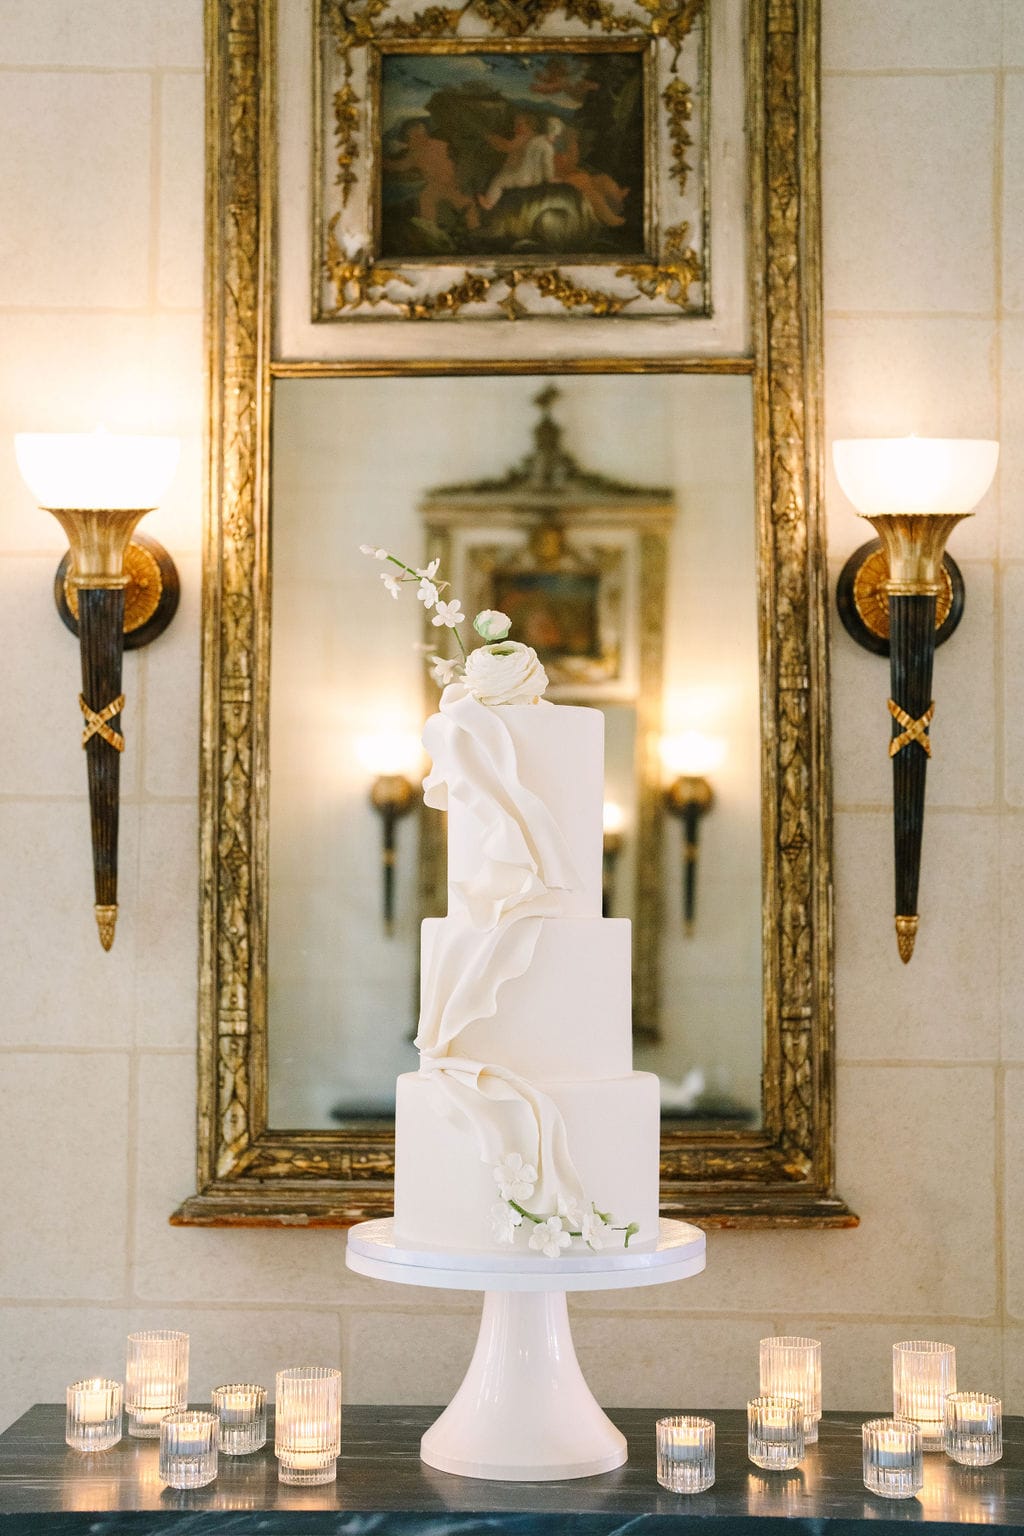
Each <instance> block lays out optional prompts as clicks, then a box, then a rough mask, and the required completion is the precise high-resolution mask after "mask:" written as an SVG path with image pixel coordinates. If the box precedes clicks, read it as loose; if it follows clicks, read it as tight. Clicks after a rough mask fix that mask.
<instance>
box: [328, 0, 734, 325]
mask: <svg viewBox="0 0 1024 1536" xmlns="http://www.w3.org/2000/svg"><path fill="white" fill-rule="evenodd" d="M392 3H393V0H318V15H319V17H320V32H321V33H322V34H323V35H326V36H327V37H328V38H329V39H330V40H331V43H332V44H333V48H334V52H335V56H336V57H337V58H338V60H339V61H340V63H341V67H342V71H343V84H342V85H341V86H340V87H339V88H338V89H337V90H336V91H335V92H334V95H333V97H332V102H331V107H332V111H331V116H332V122H333V137H334V146H335V168H336V170H335V177H334V185H335V186H336V187H338V188H339V191H340V196H341V209H340V210H338V211H337V212H336V213H334V214H332V215H331V216H330V217H329V219H328V221H327V225H326V228H325V229H324V230H323V232H322V235H321V233H320V231H315V235H314V243H315V244H316V243H317V242H318V241H319V240H320V239H321V238H322V240H323V255H322V272H323V276H324V277H325V278H326V280H327V282H328V284H329V285H330V287H331V289H332V290H333V294H334V301H333V306H332V307H331V308H329V309H327V310H326V311H324V312H323V313H322V314H318V315H317V317H316V318H320V319H344V318H347V317H349V316H351V315H352V314H353V313H355V312H356V311H360V310H361V311H362V313H363V316H364V317H365V313H366V307H369V310H370V312H371V315H372V314H373V312H374V311H376V310H378V309H379V308H380V306H387V308H386V309H385V310H384V314H385V315H387V316H389V317H390V316H394V317H395V318H401V319H405V320H433V319H438V318H441V317H448V318H453V317H455V316H457V315H459V314H461V313H462V311H463V310H466V309H471V308H472V307H473V306H476V305H482V304H483V303H484V302H485V301H486V300H488V299H493V300H495V301H496V302H497V305H498V310H499V312H500V313H501V314H502V315H504V316H505V318H506V319H508V320H519V319H522V318H524V317H525V316H527V315H529V314H530V313H531V312H532V311H531V310H530V308H529V306H528V305H527V304H525V303H524V302H523V301H522V299H521V297H520V295H519V290H520V289H527V290H528V289H529V288H530V287H531V286H532V287H533V288H535V289H536V291H537V294H538V296H539V297H540V298H541V299H551V300H554V301H555V302H556V303H558V304H560V305H561V307H562V308H563V309H565V310H567V311H569V312H570V313H573V312H577V311H585V312H586V313H587V314H588V315H591V316H593V317H596V318H601V317H605V316H609V315H618V314H621V313H622V312H623V310H626V309H627V308H628V307H629V306H630V305H632V304H634V303H635V302H636V301H637V299H639V298H646V299H648V300H652V301H658V300H661V301H663V302H664V303H667V304H669V305H672V306H673V307H675V308H678V309H681V310H689V309H690V308H691V305H690V301H689V290H690V289H691V287H693V285H694V284H695V283H699V282H701V280H702V279H703V278H704V276H705V263H704V261H703V260H702V258H701V257H700V256H699V255H698V254H697V252H696V251H695V250H693V248H692V247H691V246H689V245H687V244H686V243H685V242H686V236H687V234H688V225H687V224H686V223H685V222H684V223H682V224H679V225H674V226H672V227H670V228H669V229H667V230H666V231H665V233H664V236H663V238H662V240H661V242H660V244H659V249H658V252H657V254H656V256H655V257H654V258H653V259H651V260H649V261H647V262H639V263H624V264H623V265H621V266H619V267H618V268H617V269H616V271H615V276H616V277H617V278H620V279H625V280H627V281H630V282H631V283H632V284H633V285H634V291H633V292H628V291H627V292H622V293H616V292H614V291H610V290H608V289H606V288H603V287H601V286H600V285H599V284H594V283H580V282H578V281H576V280H574V279H572V278H570V277H569V276H568V275H567V273H566V272H565V271H563V270H562V268H560V267H554V268H551V269H550V270H539V271H531V270H530V269H529V268H518V267H509V266H504V265H499V264H489V263H488V262H486V261H482V262H479V263H477V264H475V265H474V266H473V267H472V268H467V269H466V270H465V271H464V273H463V275H462V276H461V277H460V278H458V279H457V281H456V282H455V283H453V284H450V285H448V286H447V287H446V288H442V289H441V290H440V291H437V292H433V293H431V292H426V293H418V294H417V295H416V296H415V298H410V299H405V298H403V297H402V296H401V295H400V294H399V295H395V294H391V293H388V291H387V289H388V286H389V285H390V284H392V283H401V284H405V285H406V286H410V287H411V286H414V283H413V280H412V278H410V276H409V275H408V273H407V272H404V271H403V270H402V269H401V268H395V267H390V268H385V267H377V266H376V265H375V263H374V261H373V259H372V257H371V256H369V255H366V254H365V253H364V252H360V253H359V254H352V253H350V252H349V251H348V250H347V249H346V248H344V244H343V242H339V238H338V222H339V219H340V218H341V214H342V212H343V211H344V210H345V209H346V208H347V206H348V203H349V199H350V195H351V194H352V192H353V190H354V189H355V188H356V187H357V186H358V185H359V174H358V171H357V166H358V164H359V160H360V154H361V150H360V127H361V123H362V117H363V113H364V109H365V105H366V104H365V103H364V101H363V100H362V99H361V97H360V95H359V93H358V92H357V90H356V89H355V87H354V86H353V84H352V75H353V54H354V53H355V52H356V50H358V49H362V48H366V47H368V46H372V45H374V44H377V43H380V42H384V41H388V42H391V43H399V44H400V43H411V44H424V43H430V42H437V43H438V44H439V45H441V44H443V42H444V41H445V40H447V41H449V42H452V41H455V40H457V39H458V38H459V36H460V27H461V24H462V22H463V20H464V19H465V18H466V17H471V18H474V19H475V20H476V21H477V22H478V23H479V22H483V23H484V24H485V25H486V26H487V27H488V28H490V29H491V31H492V32H493V33H494V34H495V38H496V39H497V41H496V42H494V43H492V45H491V46H501V41H502V40H504V46H505V47H506V48H511V47H512V46H514V45H515V43H516V42H517V41H518V42H519V44H520V46H521V45H522V40H523V39H525V38H526V37H527V36H528V35H529V34H530V33H531V32H536V29H537V27H538V26H539V25H540V24H541V23H543V22H544V21H546V20H547V19H549V18H550V17H552V16H558V15H561V16H563V17H564V18H565V20H566V21H569V22H576V23H578V24H581V25H582V26H584V27H585V28H587V29H588V30H589V31H591V32H600V33H601V34H603V35H604V36H605V37H609V36H623V37H630V36H633V37H646V38H648V39H650V40H651V41H652V42H662V43H664V44H665V45H666V46H667V48H668V49H669V50H670V51H671V56H672V57H671V65H670V70H671V73H672V76H673V78H672V79H671V80H670V81H669V83H668V84H667V85H666V86H665V88H664V89H663V90H662V92H661V100H662V102H663V104H664V107H665V114H666V124H667V130H668V140H669V145H670V166H669V174H670V176H671V178H672V180H673V181H674V182H675V183H676V185H677V187H678V189H679V192H680V195H682V193H683V192H685V190H686V186H687V181H688V178H689V175H690V172H691V170H692V167H691V166H690V164H689V162H688V160H687V158H686V157H687V153H688V151H689V150H690V149H691V148H692V146H693V139H692V136H691V134H690V123H691V121H692V118H693V112H694V94H693V90H692V88H691V87H690V86H689V85H687V84H685V83H684V82H683V81H681V80H678V79H676V78H675V70H676V65H677V63H678V59H679V55H680V52H681V50H682V48H683V45H684V44H685V42H686V39H687V38H688V36H689V35H690V33H691V32H692V30H693V28H694V26H695V24H696V22H697V20H698V18H699V17H700V15H701V13H702V11H703V8H704V0H635V6H636V9H635V11H632V12H631V11H628V10H618V9H616V8H615V7H614V6H613V5H611V4H609V3H608V0H465V3H464V4H463V5H461V6H460V7H457V8H449V7H445V6H440V5H432V6H428V7H427V8H426V9H425V10H422V11H416V12H415V13H414V14H413V15H412V16H409V17H404V18H403V17H396V16H391V17H388V15H387V12H388V10H389V8H390V6H391V5H392ZM474 40H476V38H474ZM479 42H480V46H484V45H485V43H486V38H480V39H479ZM537 45H538V46H543V39H541V38H538V40H537ZM580 46H581V47H585V46H586V44H585V38H581V39H580ZM595 46H597V45H595ZM704 54H705V74H706V72H707V71H706V57H707V49H706V47H705V49H704ZM321 78H322V75H318V80H319V79H321ZM314 110H315V112H316V122H317V125H318V126H317V131H318V132H319V123H320V111H319V103H316V104H315V106H314ZM655 142H656V135H652V145H653V144H654V143H655ZM315 158H316V161H317V164H318V165H319V162H320V154H319V152H318V154H317V155H316V157H315ZM316 174H317V175H318V176H319V172H317V173H316ZM318 195H319V192H318ZM317 222H319V219H318V220H317ZM366 243H367V242H366V241H365V240H360V241H359V244H360V245H365V244H366ZM583 265H584V266H586V265H587V263H584V264H583ZM495 290H498V292H499V293H501V297H500V299H499V298H497V295H496V293H495ZM502 290H504V291H503V292H502Z"/></svg>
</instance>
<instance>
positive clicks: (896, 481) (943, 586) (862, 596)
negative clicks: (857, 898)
mask: <svg viewBox="0 0 1024 1536" xmlns="http://www.w3.org/2000/svg"><path fill="white" fill-rule="evenodd" d="M832 456H833V459H834V462H835V468H836V475H837V476H838V479H839V484H840V486H841V487H842V489H843V491H844V492H845V494H846V495H847V496H848V497H849V499H850V501H852V502H853V505H854V506H855V507H856V508H857V511H858V513H859V515H860V516H861V517H864V518H866V519H867V520H868V522H869V523H871V524H872V526H873V527H874V529H875V530H876V532H877V533H878V535H879V540H880V541H881V542H880V543H878V542H875V541H872V542H871V543H870V544H866V545H863V546H862V547H861V548H860V549H859V550H857V551H856V552H855V553H854V554H853V555H852V556H851V557H850V559H849V560H848V561H847V563H846V566H845V567H844V569H843V573H842V575H841V576H840V579H839V586H838V590H837V601H838V604H839V612H840V616H841V617H842V620H843V624H844V625H845V627H846V629H847V631H848V632H849V634H850V635H852V637H853V639H854V640H856V641H857V642H858V644H860V645H863V646H865V647H866V649H868V650H871V651H874V652H876V653H881V654H883V655H884V654H885V653H886V651H888V654H889V676H890V693H891V697H890V699H889V714H890V715H891V717H892V737H891V740H890V742H889V756H890V758H891V759H892V787H893V835H894V850H895V871H896V913H895V919H896V944H897V947H898V949H899V954H900V959H901V960H902V961H903V963H904V964H906V963H907V962H908V961H909V960H910V957H911V955H912V954H913V953H914V942H915V940H916V938H917V930H918V926H919V917H918V911H917V906H918V900H917V897H918V877H919V874H920V868H921V839H922V833H923V830H924V799H925V772H926V769H927V765H928V759H929V757H931V751H932V749H931V741H930V740H929V728H930V726H931V721H932V717H933V715H934V713H935V703H934V700H933V699H932V665H933V661H934V658H935V646H936V644H938V643H941V641H942V640H945V639H947V638H948V637H949V635H951V634H952V633H953V630H954V629H955V628H956V626H957V624H958V623H959V621H960V615H961V613H962V612H963V605H964V585H963V578H962V576H961V574H960V572H959V570H958V569H957V567H956V566H955V565H954V564H953V562H952V561H951V560H949V559H948V558H947V557H946V556H945V549H946V540H947V539H948V538H949V535H950V534H951V532H952V531H953V529H954V528H955V527H956V525H957V523H959V522H961V521H962V519H963V518H965V517H969V516H970V515H971V514H972V512H973V510H974V508H975V507H976V506H977V504H978V502H979V501H980V500H981V498H982V497H983V496H984V494H985V492H986V491H987V490H988V488H989V486H990V485H991V483H992V477H993V475H994V474H995V471H996V461H997V459H998V457H999V444H998V443H995V442H988V441H985V440H982V439H974V438H927V437H903V438H852V439H848V440H846V441H839V442H835V443H833V445H832Z"/></svg>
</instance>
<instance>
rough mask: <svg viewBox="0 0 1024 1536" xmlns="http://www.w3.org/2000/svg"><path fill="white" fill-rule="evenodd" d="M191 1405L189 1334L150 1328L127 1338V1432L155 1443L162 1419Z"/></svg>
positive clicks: (125, 1403)
mask: <svg viewBox="0 0 1024 1536" xmlns="http://www.w3.org/2000/svg"><path fill="white" fill-rule="evenodd" d="M187 1402H188V1334H187V1333H175V1332H174V1331H173V1330H171V1329H166V1328H149V1329H146V1330H145V1331H144V1332H142V1333H130V1334H129V1335H128V1362H127V1365H126V1366H125V1377H124V1406H125V1408H126V1409H127V1412H128V1433H129V1434H130V1435H134V1436H136V1438H137V1439H140V1440H156V1439H158V1438H159V1435H160V1420H161V1419H162V1418H163V1417H164V1415H165V1414H168V1413H171V1412H173V1410H174V1409H175V1408H184V1407H185V1405H186V1403H187Z"/></svg>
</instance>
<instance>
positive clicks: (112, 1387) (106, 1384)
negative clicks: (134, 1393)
mask: <svg viewBox="0 0 1024 1536" xmlns="http://www.w3.org/2000/svg"><path fill="white" fill-rule="evenodd" d="M66 1397H67V1416H66V1418H65V1421H64V1439H65V1440H66V1441H67V1443H68V1445H70V1447H71V1449H72V1450H73V1451H109V1449H110V1447H111V1446H112V1445H116V1444H117V1442H118V1441H119V1440H120V1438H121V1405H122V1398H123V1388H122V1386H121V1383H120V1382H119V1381H109V1380H107V1378H106V1377H103V1376H89V1377H87V1378H86V1379H85V1380H83V1381H73V1382H72V1383H71V1385H70V1387H68V1389H67V1394H66Z"/></svg>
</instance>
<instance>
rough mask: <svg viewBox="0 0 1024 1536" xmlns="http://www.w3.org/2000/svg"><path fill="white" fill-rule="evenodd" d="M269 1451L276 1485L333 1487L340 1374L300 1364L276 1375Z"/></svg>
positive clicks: (338, 1439) (338, 1432)
mask: <svg viewBox="0 0 1024 1536" xmlns="http://www.w3.org/2000/svg"><path fill="white" fill-rule="evenodd" d="M274 1453H275V1455H276V1456H277V1463H278V1465H277V1475H278V1479H279V1481H280V1482H282V1483H296V1484H300V1485H305V1486H309V1485H310V1484H313V1483H333V1482H334V1479H335V1478H336V1476H337V1474H338V1457H339V1455H340V1454H341V1372H340V1371H337V1370H334V1369H333V1368H332V1367H331V1366H323V1365H300V1366H294V1367H292V1368H290V1369H289V1370H286V1371H278V1373H277V1405H276V1409H275V1416H274Z"/></svg>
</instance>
